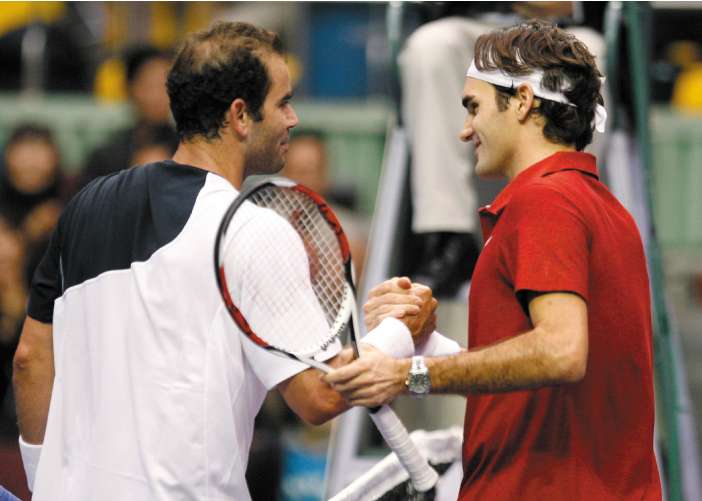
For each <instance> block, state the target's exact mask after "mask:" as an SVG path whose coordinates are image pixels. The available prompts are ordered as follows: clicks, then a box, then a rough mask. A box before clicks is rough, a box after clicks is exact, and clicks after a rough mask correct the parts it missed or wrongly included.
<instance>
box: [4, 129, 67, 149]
mask: <svg viewBox="0 0 702 501" xmlns="http://www.w3.org/2000/svg"><path fill="white" fill-rule="evenodd" d="M27 140H35V141H42V142H44V143H46V144H48V145H50V146H51V147H53V148H54V149H55V150H56V151H57V152H58V147H57V146H56V141H55V140H54V134H53V133H52V132H51V129H50V128H49V127H47V126H46V125H42V124H39V123H32V122H25V123H20V124H18V125H17V126H16V127H15V128H14V129H12V132H10V136H9V137H8V138H7V142H6V143H5V150H7V149H8V148H10V147H11V146H14V145H15V144H17V143H21V142H23V141H27Z"/></svg>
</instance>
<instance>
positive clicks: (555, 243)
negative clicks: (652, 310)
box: [500, 185, 590, 311]
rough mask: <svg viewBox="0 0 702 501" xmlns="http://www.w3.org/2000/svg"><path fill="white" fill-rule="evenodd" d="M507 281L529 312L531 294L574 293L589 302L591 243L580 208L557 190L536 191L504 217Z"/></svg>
mask: <svg viewBox="0 0 702 501" xmlns="http://www.w3.org/2000/svg"><path fill="white" fill-rule="evenodd" d="M503 217H504V218H505V221H501V223H503V224H505V227H506V228H508V230H507V234H506V236H505V237H504V240H503V245H502V246H501V256H500V257H501V263H502V265H503V266H504V274H505V275H506V279H507V280H508V281H509V282H510V283H511V284H512V286H513V288H514V292H515V295H516V296H517V298H518V300H519V301H520V302H521V304H522V307H523V308H524V309H525V311H528V305H527V304H526V292H528V291H534V292H572V293H575V294H577V295H579V296H581V297H582V298H583V299H584V300H585V301H588V293H589V286H588V276H589V270H588V267H589V255H590V237H589V234H590V233H589V231H588V228H587V226H586V224H585V222H584V219H583V217H582V215H581V211H580V210H579V209H578V208H577V207H576V206H575V204H574V203H573V202H572V201H571V200H569V199H567V198H566V197H565V195H563V194H561V193H560V192H558V191H557V190H555V189H554V188H551V187H548V186H538V185H537V186H531V187H529V189H527V190H524V191H523V192H521V193H518V194H516V195H515V197H514V198H513V199H512V201H510V204H509V205H508V207H507V208H506V209H505V213H504V214H503Z"/></svg>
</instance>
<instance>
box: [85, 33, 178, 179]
mask: <svg viewBox="0 0 702 501" xmlns="http://www.w3.org/2000/svg"><path fill="white" fill-rule="evenodd" d="M125 64H126V67H127V85H128V91H129V99H130V102H131V104H132V106H133V108H134V112H135V114H136V123H135V124H134V125H133V126H131V127H128V128H126V129H122V130H120V131H118V132H116V133H115V134H114V135H113V136H112V137H111V138H110V139H109V141H108V142H107V143H106V144H104V145H102V146H100V147H98V148H97V149H96V150H95V151H93V152H92V153H91V154H90V155H89V157H88V161H87V163H86V165H85V168H84V170H83V173H82V175H81V177H80V181H79V185H81V186H84V185H86V184H88V183H89V182H90V181H92V180H93V179H95V178H97V177H100V176H104V175H107V174H111V173H113V172H117V171H119V170H122V169H126V168H128V167H131V166H133V165H135V163H134V159H135V156H138V155H137V153H138V151H139V150H140V148H142V147H143V145H144V143H145V142H149V141H150V142H151V143H153V141H154V139H153V138H157V143H158V144H159V145H167V146H168V148H167V151H166V152H167V154H166V155H164V156H162V157H161V158H159V159H158V160H165V159H166V158H168V157H170V156H171V155H172V154H173V153H174V152H175V149H176V146H177V144H178V138H177V136H176V133H175V130H174V129H173V127H172V126H171V114H170V109H169V104H168V95H167V94H166V75H167V74H168V70H169V69H170V66H171V56H170V54H169V53H167V52H164V51H161V50H158V49H156V48H154V47H148V46H140V47H135V48H132V49H130V50H128V51H127V53H126V55H125Z"/></svg>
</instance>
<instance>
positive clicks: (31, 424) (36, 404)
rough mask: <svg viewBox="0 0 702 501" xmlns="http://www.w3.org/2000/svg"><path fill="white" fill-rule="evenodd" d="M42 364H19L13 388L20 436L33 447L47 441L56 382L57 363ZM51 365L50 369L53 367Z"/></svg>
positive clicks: (17, 364)
mask: <svg viewBox="0 0 702 501" xmlns="http://www.w3.org/2000/svg"><path fill="white" fill-rule="evenodd" d="M46 362H47V363H46V365H43V364H42V365H40V364H39V363H34V362H30V363H22V362H17V361H15V364H14V368H13V386H14V392H15V400H16V406H17V418H18V421H19V430H20V434H21V435H22V437H23V438H24V440H25V441H26V442H28V443H30V444H40V443H42V442H43V441H44V432H45V431H46V421H47V418H48V416H49V403H50V401H51V390H52V387H53V381H54V370H53V360H52V361H46ZM49 365H50V366H49Z"/></svg>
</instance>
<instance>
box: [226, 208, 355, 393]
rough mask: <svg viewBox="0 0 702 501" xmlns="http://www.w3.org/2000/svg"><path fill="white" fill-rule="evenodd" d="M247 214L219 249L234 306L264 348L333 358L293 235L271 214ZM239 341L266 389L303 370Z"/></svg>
mask: <svg viewBox="0 0 702 501" xmlns="http://www.w3.org/2000/svg"><path fill="white" fill-rule="evenodd" d="M239 210H240V211H242V210H244V208H241V209H239ZM247 212H248V214H246V213H245V214H244V215H246V216H247V218H242V217H240V218H239V221H243V224H240V225H239V226H238V227H237V228H232V231H230V234H231V235H232V237H231V239H230V241H229V242H228V245H227V248H226V250H225V260H226V261H225V269H226V278H227V283H228V284H229V289H230V293H231V297H232V300H233V302H234V304H235V305H237V307H238V308H239V309H240V311H241V313H242V314H243V316H244V317H245V318H246V321H247V322H248V324H249V325H250V326H251V329H252V330H253V332H254V333H255V334H256V335H258V336H260V337H261V338H263V339H265V340H266V341H267V342H268V343H269V344H271V345H273V346H278V347H282V348H285V349H286V351H292V352H293V353H295V354H296V355H304V356H311V357H314V358H315V359H317V360H319V361H326V360H328V359H330V358H332V357H334V356H335V355H336V354H337V353H339V351H340V350H341V342H340V341H339V340H338V339H331V340H329V339H327V338H329V337H330V334H329V333H330V324H329V322H328V320H327V318H326V316H325V313H324V311H323V309H322V307H321V305H320V302H319V300H318V299H317V296H316V294H315V292H314V290H313V289H312V284H311V280H310V264H309V262H308V258H307V253H306V252H305V247H304V244H303V242H302V240H301V239H300V237H299V235H298V234H297V233H296V232H295V230H293V229H292V227H291V225H290V224H289V223H287V221H285V220H284V219H282V218H280V217H279V216H277V215H276V214H274V213H273V212H272V211H268V210H262V209H258V208H253V207H251V208H249V209H248V211H247ZM235 223H236V221H233V222H232V224H235ZM244 337H245V338H246V339H245V340H243V341H242V346H243V348H244V351H245V353H246V357H247V359H248V361H249V363H250V364H251V367H252V369H253V371H254V373H255V374H256V376H257V377H258V378H259V379H260V380H261V382H263V384H264V385H265V386H266V387H267V388H269V389H270V388H273V387H275V386H276V385H277V384H279V383H280V382H282V381H284V380H285V379H288V378H290V377H292V376H294V375H295V374H297V373H299V372H302V371H303V370H305V369H307V368H309V367H308V366H307V365H306V364H303V363H300V362H297V361H295V360H293V359H290V358H285V357H281V356H280V355H278V354H276V353H274V352H271V351H269V350H266V349H264V348H261V347H260V346H257V345H256V343H254V342H253V341H252V340H251V339H250V338H249V337H248V336H244ZM322 345H324V347H323V348H321V349H320V346H322ZM291 347H292V348H291Z"/></svg>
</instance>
